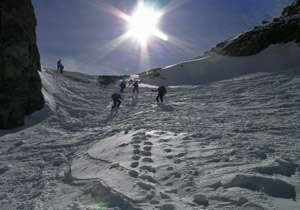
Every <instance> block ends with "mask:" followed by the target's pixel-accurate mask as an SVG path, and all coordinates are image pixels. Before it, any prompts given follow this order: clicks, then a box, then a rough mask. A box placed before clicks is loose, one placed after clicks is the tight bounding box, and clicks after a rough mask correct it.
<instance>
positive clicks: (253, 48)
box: [211, 0, 300, 56]
mask: <svg viewBox="0 0 300 210" xmlns="http://www.w3.org/2000/svg"><path fill="white" fill-rule="evenodd" d="M263 23H264V24H263V25H262V26H256V27H255V28H254V29H253V30H250V31H247V32H245V33H243V34H241V35H239V36H238V37H235V38H233V39H231V40H227V41H225V42H222V43H220V44H218V45H217V46H216V47H215V48H213V49H212V50H211V51H215V52H218V53H220V54H223V55H229V56H249V55H254V54H257V53H259V52H261V51H262V50H264V49H265V48H267V47H269V46H270V45H271V44H282V43H288V42H292V41H295V42H296V43H299V42H300V0H298V1H297V2H295V3H294V4H292V5H291V6H288V7H286V8H284V10H283V12H282V15H281V17H279V18H274V19H273V22H271V23H269V22H266V21H265V22H263Z"/></svg>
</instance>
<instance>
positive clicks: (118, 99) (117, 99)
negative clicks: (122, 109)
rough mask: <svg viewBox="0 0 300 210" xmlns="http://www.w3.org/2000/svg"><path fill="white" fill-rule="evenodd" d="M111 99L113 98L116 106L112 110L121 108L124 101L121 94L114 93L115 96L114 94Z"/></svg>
mask: <svg viewBox="0 0 300 210" xmlns="http://www.w3.org/2000/svg"><path fill="white" fill-rule="evenodd" d="M111 97H112V99H113V101H114V105H113V106H112V107H111V108H112V109H113V108H115V107H116V106H117V107H119V106H120V105H121V101H120V99H122V96H121V94H119V93H114V94H112V96H111ZM117 103H118V104H117Z"/></svg>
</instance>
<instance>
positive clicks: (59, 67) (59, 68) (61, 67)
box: [57, 59, 65, 73]
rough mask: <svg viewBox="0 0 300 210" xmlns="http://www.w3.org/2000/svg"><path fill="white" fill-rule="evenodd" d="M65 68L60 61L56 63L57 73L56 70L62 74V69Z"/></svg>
mask: <svg viewBox="0 0 300 210" xmlns="http://www.w3.org/2000/svg"><path fill="white" fill-rule="evenodd" d="M64 68H65V67H64V66H63V65H62V64H61V59H59V60H58V61H57V71H58V70H60V73H64V72H63V69H64Z"/></svg>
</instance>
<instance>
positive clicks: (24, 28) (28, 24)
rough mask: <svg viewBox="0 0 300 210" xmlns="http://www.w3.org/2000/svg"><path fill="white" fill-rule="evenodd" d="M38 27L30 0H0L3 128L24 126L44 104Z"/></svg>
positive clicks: (0, 114)
mask: <svg viewBox="0 0 300 210" xmlns="http://www.w3.org/2000/svg"><path fill="white" fill-rule="evenodd" d="M35 28H36V18H35V14H34V11H33V6H32V4H31V0H1V1H0V129H11V128H16V127H19V126H22V125H23V124H24V115H29V114H31V113H32V112H34V111H36V110H38V109H41V108H42V107H43V106H44V99H43V95H42V92H41V79H40V77H39V74H38V71H40V70H41V65H40V55H39V52H38V48H37V46H36V34H35Z"/></svg>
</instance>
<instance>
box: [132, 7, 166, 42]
mask: <svg viewBox="0 0 300 210" xmlns="http://www.w3.org/2000/svg"><path fill="white" fill-rule="evenodd" d="M161 15H162V13H161V12H155V10H154V9H153V8H150V7H145V6H144V3H143V2H141V3H139V4H138V7H137V10H136V11H135V12H134V14H133V15H132V16H131V17H129V18H128V19H127V18H126V20H127V21H128V22H129V31H128V34H129V35H130V36H131V37H134V38H136V39H137V40H138V41H139V42H140V43H141V44H142V45H145V44H146V43H147V40H148V39H149V37H150V36H152V35H153V36H156V37H159V38H160V39H162V40H165V41H166V40H168V37H167V36H166V35H165V34H164V33H162V32H161V31H160V30H159V29H158V28H157V25H158V22H159V19H160V17H161Z"/></svg>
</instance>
